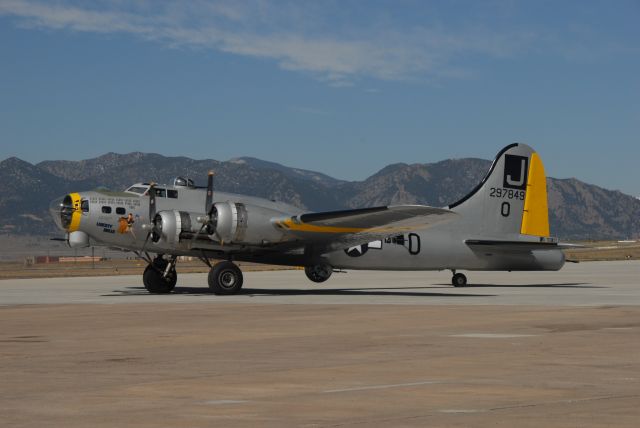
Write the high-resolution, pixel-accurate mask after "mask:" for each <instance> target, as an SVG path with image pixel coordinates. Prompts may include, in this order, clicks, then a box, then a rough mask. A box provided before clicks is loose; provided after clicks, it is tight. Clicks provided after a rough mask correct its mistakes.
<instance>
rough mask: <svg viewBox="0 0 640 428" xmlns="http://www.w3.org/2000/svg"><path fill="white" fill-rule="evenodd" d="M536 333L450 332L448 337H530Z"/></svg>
mask: <svg viewBox="0 0 640 428" xmlns="http://www.w3.org/2000/svg"><path fill="white" fill-rule="evenodd" d="M532 336H539V335H538V334H503V333H465V334H450V335H449V337H468V338H472V339H511V338H514V337H532Z"/></svg>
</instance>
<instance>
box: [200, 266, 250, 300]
mask: <svg viewBox="0 0 640 428" xmlns="http://www.w3.org/2000/svg"><path fill="white" fill-rule="evenodd" d="M208 282H209V289H210V290H211V291H212V292H213V293H214V294H216V295H219V296H220V295H231V294H237V293H238V292H239V291H240V289H241V288H242V283H243V277H242V271H241V270H240V268H239V267H238V266H236V264H235V263H233V262H228V261H225V262H220V263H217V264H216V265H215V266H213V267H212V268H211V270H210V271H209V277H208Z"/></svg>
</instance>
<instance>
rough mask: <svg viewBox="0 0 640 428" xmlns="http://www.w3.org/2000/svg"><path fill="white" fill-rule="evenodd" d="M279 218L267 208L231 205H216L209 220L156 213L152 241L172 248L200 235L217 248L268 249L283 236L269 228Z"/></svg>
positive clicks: (177, 213) (182, 213)
mask: <svg viewBox="0 0 640 428" xmlns="http://www.w3.org/2000/svg"><path fill="white" fill-rule="evenodd" d="M283 214H284V213H282V212H280V211H275V210H272V209H270V208H266V207H261V206H255V205H246V204H243V203H238V202H231V201H226V202H216V203H215V204H214V205H213V209H212V212H211V218H209V217H207V216H206V215H202V214H199V213H193V212H187V211H177V210H167V211H160V212H158V213H157V214H156V216H155V221H154V224H155V226H154V228H153V235H152V236H153V239H152V240H153V242H154V243H156V244H158V245H163V246H170V247H176V246H178V245H179V244H180V242H181V241H183V240H190V239H192V238H193V237H194V236H195V235H197V234H201V237H203V238H204V237H207V236H208V238H209V239H210V240H212V241H214V242H216V243H219V244H221V245H229V244H242V245H260V246H262V245H268V244H269V243H273V242H279V241H280V240H281V239H282V238H283V236H284V235H283V232H282V231H281V230H280V229H277V228H276V227H274V225H273V224H272V219H273V218H275V217H282V216H283ZM249 217H250V218H251V224H249Z"/></svg>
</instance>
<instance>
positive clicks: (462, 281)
mask: <svg viewBox="0 0 640 428" xmlns="http://www.w3.org/2000/svg"><path fill="white" fill-rule="evenodd" d="M451 284H453V286H454V287H466V286H467V277H466V276H464V274H461V273H456V274H455V275H453V277H452V278H451Z"/></svg>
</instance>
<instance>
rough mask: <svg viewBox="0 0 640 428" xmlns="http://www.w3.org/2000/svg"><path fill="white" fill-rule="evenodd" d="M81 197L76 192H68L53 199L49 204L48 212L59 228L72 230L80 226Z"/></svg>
mask: <svg viewBox="0 0 640 428" xmlns="http://www.w3.org/2000/svg"><path fill="white" fill-rule="evenodd" d="M81 205H82V198H81V197H80V194H78V193H70V194H68V195H65V196H61V197H59V198H57V199H54V200H53V201H51V203H50V204H49V213H50V214H51V217H53V221H54V222H55V223H56V226H58V227H59V228H60V229H62V230H64V231H67V232H73V231H75V230H78V228H79V227H80V219H81V218H82V214H81V209H82V208H81Z"/></svg>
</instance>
